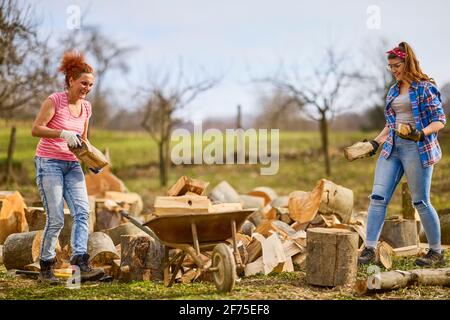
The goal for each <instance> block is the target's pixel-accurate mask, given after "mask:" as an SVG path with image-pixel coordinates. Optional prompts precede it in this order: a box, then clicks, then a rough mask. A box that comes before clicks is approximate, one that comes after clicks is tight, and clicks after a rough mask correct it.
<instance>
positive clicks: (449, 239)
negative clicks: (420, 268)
mask: <svg viewBox="0 0 450 320" xmlns="http://www.w3.org/2000/svg"><path fill="white" fill-rule="evenodd" d="M438 215H439V223H440V225H441V243H442V244H446V245H450V208H449V209H442V210H439V211H438ZM420 242H424V243H426V242H427V236H426V235H425V230H424V229H423V226H422V225H421V228H420Z"/></svg>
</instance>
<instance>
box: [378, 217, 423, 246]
mask: <svg viewBox="0 0 450 320" xmlns="http://www.w3.org/2000/svg"><path fill="white" fill-rule="evenodd" d="M380 240H383V241H386V242H387V243H388V244H389V245H390V246H391V247H392V248H401V247H408V246H412V245H417V244H418V243H419V236H418V232H417V223H416V221H415V220H386V221H385V222H384V225H383V229H382V230H381V235H380Z"/></svg>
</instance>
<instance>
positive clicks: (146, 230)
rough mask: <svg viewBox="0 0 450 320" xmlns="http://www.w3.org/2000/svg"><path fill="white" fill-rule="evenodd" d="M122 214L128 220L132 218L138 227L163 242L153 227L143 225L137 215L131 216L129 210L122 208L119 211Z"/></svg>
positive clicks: (132, 221)
mask: <svg viewBox="0 0 450 320" xmlns="http://www.w3.org/2000/svg"><path fill="white" fill-rule="evenodd" d="M119 212H120V214H121V215H122V217H124V218H127V219H128V220H130V222H131V223H132V224H134V225H135V226H136V227H138V228H139V229H141V230H142V231H144V232H145V233H146V234H148V235H149V236H150V237H152V238H153V239H154V240H155V241H158V242H160V243H161V240H159V238H158V236H157V235H156V234H155V233H154V232H153V230H152V229H150V228H149V227H147V226H144V225H142V224H141V223H140V222H139V220H137V219H136V218H135V217H133V216H131V215H130V214H129V213H128V212H126V211H125V210H120V211H119Z"/></svg>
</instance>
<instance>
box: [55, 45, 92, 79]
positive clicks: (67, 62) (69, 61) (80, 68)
mask: <svg viewBox="0 0 450 320" xmlns="http://www.w3.org/2000/svg"><path fill="white" fill-rule="evenodd" d="M59 71H61V72H62V73H64V75H65V82H66V86H67V87H69V79H70V78H72V79H74V80H76V79H78V78H79V77H80V76H81V74H83V73H94V68H92V67H91V66H90V65H89V64H87V63H86V61H85V58H84V55H83V54H82V53H80V52H76V51H67V52H65V53H64V55H63V57H62V59H61V65H60V67H59Z"/></svg>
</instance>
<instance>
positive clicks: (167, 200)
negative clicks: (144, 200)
mask: <svg viewBox="0 0 450 320" xmlns="http://www.w3.org/2000/svg"><path fill="white" fill-rule="evenodd" d="M210 206H211V201H210V200H209V199H208V198H207V197H206V196H180V197H156V199H155V203H154V207H155V211H154V214H155V215H157V216H160V215H166V214H189V213H195V214H207V213H208V212H209V207H210Z"/></svg>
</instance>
